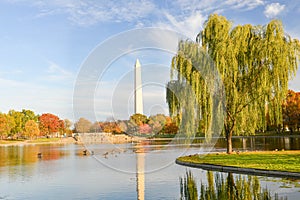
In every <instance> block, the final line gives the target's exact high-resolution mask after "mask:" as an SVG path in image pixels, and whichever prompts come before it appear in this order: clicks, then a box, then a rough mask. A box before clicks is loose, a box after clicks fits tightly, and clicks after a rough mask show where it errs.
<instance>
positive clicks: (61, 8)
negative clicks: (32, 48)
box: [13, 0, 155, 26]
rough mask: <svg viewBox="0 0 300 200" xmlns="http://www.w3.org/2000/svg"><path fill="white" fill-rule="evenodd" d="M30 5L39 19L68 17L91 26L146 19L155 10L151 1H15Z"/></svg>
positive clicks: (72, 20) (15, 1) (15, 0)
mask: <svg viewBox="0 0 300 200" xmlns="http://www.w3.org/2000/svg"><path fill="white" fill-rule="evenodd" d="M24 2H27V3H30V4H31V5H33V6H35V7H37V8H38V9H39V13H38V14H37V15H36V16H37V17H45V16H48V15H57V14H62V15H67V18H68V19H69V20H70V21H71V22H72V23H74V24H76V25H80V26H90V25H94V24H97V23H100V22H121V21H122V22H132V21H138V20H139V19H142V18H144V17H145V16H147V15H149V14H150V13H152V12H153V10H155V4H154V3H153V2H151V1H149V0H140V1H135V0H127V1H117V0H114V1H113V0H101V1H97V0H91V1H85V0H77V1H72V0H43V1H29V0H14V1H13V3H24Z"/></svg>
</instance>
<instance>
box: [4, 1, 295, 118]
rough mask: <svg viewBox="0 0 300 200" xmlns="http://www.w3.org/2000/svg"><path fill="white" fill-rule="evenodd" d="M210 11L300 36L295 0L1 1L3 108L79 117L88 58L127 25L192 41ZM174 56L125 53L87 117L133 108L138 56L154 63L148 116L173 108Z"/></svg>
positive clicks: (120, 114)
mask: <svg viewBox="0 0 300 200" xmlns="http://www.w3.org/2000/svg"><path fill="white" fill-rule="evenodd" d="M291 2H292V3H291ZM211 13H219V14H221V15H224V16H226V17H227V18H228V19H230V20H232V21H233V22H234V24H245V23H251V24H266V23H267V22H268V21H270V20H271V19H273V18H277V19H281V20H282V21H283V24H284V27H285V30H286V32H287V33H289V34H290V35H291V36H292V37H294V38H298V39H299V38H300V25H299V22H298V19H299V18H300V3H297V1H268V0H224V1H218V0H198V1H196V0H194V1H193V0H173V1H171V0H162V1H151V0H137V1H133V0H127V1H122V0H121V1H111V0H99V1H96V0H90V1H87V0H76V1H75V0H74V1H72V0H44V1H38V0H37V1H31V0H0V19H1V20H0V26H1V31H0V44H1V47H0V96H1V97H0V111H1V112H7V111H8V110H10V109H15V110H21V109H23V108H25V109H31V110H33V111H35V112H36V113H38V114H42V113H46V112H50V113H54V114H57V115H58V116H59V117H61V118H69V119H72V120H74V119H77V118H78V117H79V116H76V115H74V111H73V91H74V85H75V83H76V80H77V79H78V77H77V76H78V74H80V70H81V69H82V65H83V64H84V61H85V60H86V59H87V58H88V56H89V55H90V54H91V52H93V50H95V49H96V48H97V47H98V46H99V45H100V46H101V44H102V43H103V42H105V41H107V40H109V38H110V39H111V38H114V37H116V35H117V34H120V33H123V32H124V31H128V30H132V29H137V28H138V29H143V28H147V27H158V28H162V29H170V30H174V31H177V32H179V33H180V34H183V35H185V36H187V37H188V38H191V39H193V40H194V39H195V36H196V35H197V34H198V32H199V31H200V30H201V28H202V25H203V22H204V21H205V20H206V19H207V17H208V16H209V14H211ZM131 39H132V38H131ZM136 40H137V41H139V40H140V41H141V43H142V41H143V40H142V38H136ZM161 40H162V39H161V38H160V39H159V41H161ZM103 53H105V52H103ZM172 55H173V54H172V53H170V52H166V51H162V52H160V51H157V50H145V49H144V50H140V51H134V52H129V53H127V54H125V55H120V57H119V59H117V60H115V61H114V62H112V64H111V65H110V66H109V69H108V70H107V71H106V72H105V74H104V75H103V76H102V77H99V78H98V83H97V88H96V89H95V95H94V96H95V99H96V100H95V102H94V103H95V105H94V110H93V112H94V114H93V116H91V115H90V113H86V114H84V116H83V117H86V118H89V119H91V120H93V119H94V118H95V116H96V119H97V120H105V119H107V118H111V117H115V118H126V117H127V116H129V115H130V114H132V112H133V106H132V96H131V93H130V91H132V87H133V86H132V84H131V83H132V82H131V78H132V69H133V65H134V62H135V59H136V58H137V57H139V58H140V61H141V63H142V65H144V66H148V67H149V68H146V67H145V72H143V77H144V78H143V81H144V79H147V80H148V81H149V82H151V80H152V79H153V81H152V82H153V83H154V84H152V85H151V84H148V86H147V87H145V92H144V97H145V99H146V100H145V105H144V106H145V110H146V111H145V112H146V114H148V115H149V114H155V112H165V113H166V114H167V109H166V108H167V105H166V103H165V99H164V90H163V85H164V84H165V83H166V82H167V80H168V78H169V77H168V66H169V65H170V58H171V57H172ZM157 66H158V68H160V70H162V69H163V70H162V72H161V73H160V74H157V71H158V70H157V71H155V70H154V69H158V68H155V67H157ZM150 68H152V71H151V70H150ZM147 70H148V71H147ZM91 73H93V72H91ZM299 79H300V72H299V71H298V73H297V76H296V78H295V79H294V80H293V81H291V82H290V88H291V89H294V90H296V91H300V80H299ZM155 83H156V84H155ZM126 85H127V87H126V88H127V89H126V88H125V86H126ZM121 91H122V92H123V93H122V94H124V95H121V96H120V94H121ZM126 91H127V92H126ZM109 92H111V93H109ZM122 97H123V98H122ZM124 97H125V98H124Z"/></svg>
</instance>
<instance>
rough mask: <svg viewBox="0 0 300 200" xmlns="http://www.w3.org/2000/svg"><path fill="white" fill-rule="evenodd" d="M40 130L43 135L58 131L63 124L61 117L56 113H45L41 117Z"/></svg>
mask: <svg viewBox="0 0 300 200" xmlns="http://www.w3.org/2000/svg"><path fill="white" fill-rule="evenodd" d="M39 121H40V131H41V135H42V136H46V135H50V134H52V135H53V134H54V133H57V132H58V131H59V129H60V127H61V126H62V123H61V122H60V120H59V118H58V117H57V116H56V115H53V114H50V113H45V114H42V115H41V116H40V117H39Z"/></svg>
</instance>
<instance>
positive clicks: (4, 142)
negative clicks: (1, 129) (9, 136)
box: [0, 139, 24, 144]
mask: <svg viewBox="0 0 300 200" xmlns="http://www.w3.org/2000/svg"><path fill="white" fill-rule="evenodd" d="M23 141H24V140H22V139H19V140H0V144H14V143H17V142H23Z"/></svg>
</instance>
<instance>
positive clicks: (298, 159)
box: [178, 151, 300, 173]
mask: <svg viewBox="0 0 300 200" xmlns="http://www.w3.org/2000/svg"><path fill="white" fill-rule="evenodd" d="M178 160H180V161H184V162H192V163H199V164H214V165H223V166H235V167H242V168H255V169H264V170H278V171H288V172H299V173H300V151H268V152H245V153H240V154H226V153H219V154H217V153H215V154H207V155H203V156H202V155H192V156H184V157H180V158H178Z"/></svg>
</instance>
